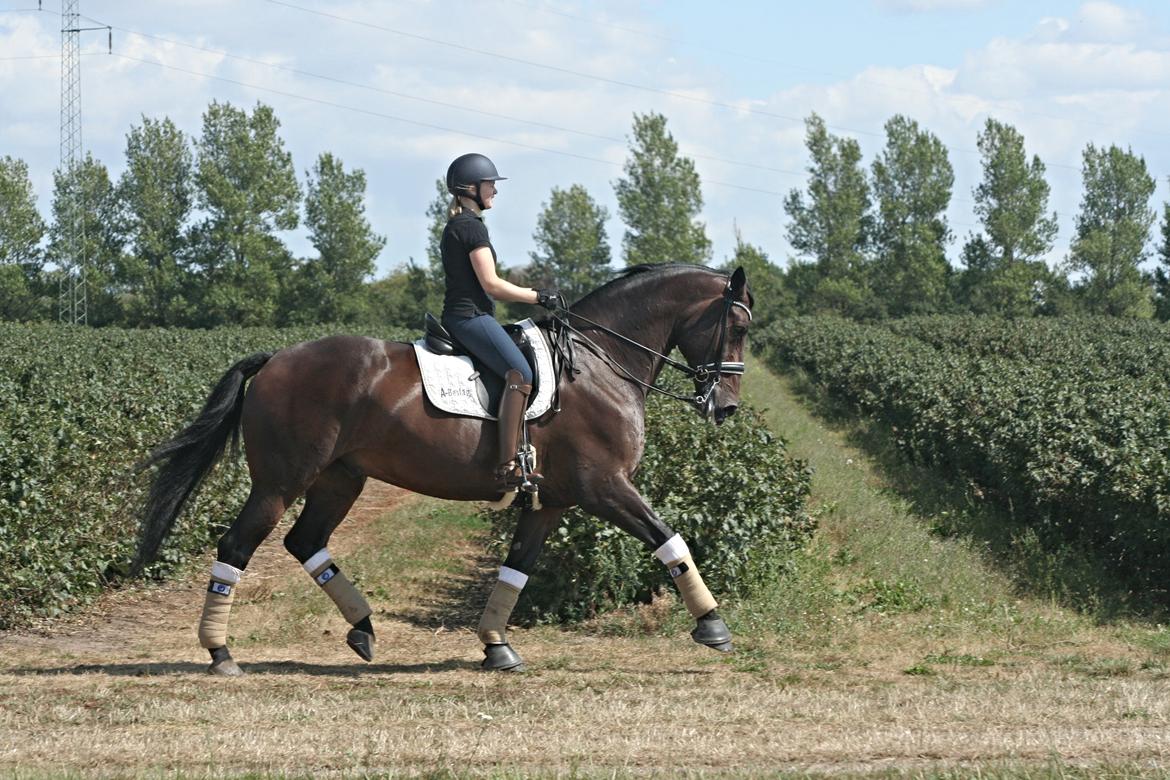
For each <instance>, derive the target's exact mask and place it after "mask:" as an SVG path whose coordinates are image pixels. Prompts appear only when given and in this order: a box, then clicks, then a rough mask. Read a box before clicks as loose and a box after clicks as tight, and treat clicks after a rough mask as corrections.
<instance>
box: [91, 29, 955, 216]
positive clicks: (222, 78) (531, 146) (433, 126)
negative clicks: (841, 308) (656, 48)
mask: <svg viewBox="0 0 1170 780" xmlns="http://www.w3.org/2000/svg"><path fill="white" fill-rule="evenodd" d="M113 56H115V57H120V58H121V59H124V60H130V61H132V62H140V63H143V64H145V65H154V66H156V67H160V68H164V69H166V70H172V71H176V72H179V73H186V74H188V75H192V76H200V77H202V78H208V79H213V80H215V81H222V82H225V83H228V84H234V85H236V86H240V87H245V88H248V89H255V90H259V91H262V92H270V93H272V94H275V95H280V96H282V97H289V98H293V99H294V100H303V101H306V102H309V103H316V104H318V105H323V106H329V107H330V108H339V109H342V110H345V111H352V112H354V113H358V114H365V115H367V116H375V117H379V118H381V119H389V120H392V121H395V122H403V123H405V124H410V125H415V126H418V127H425V128H427V129H430V130H441V131H443V132H447V133H454V134H456V135H463V136H467V137H469V138H477V139H479V140H484V141H492V142H494V143H500V144H506V145H509V146H516V147H519V148H522V149H531V150H533V151H538V152H544V153H546V154H557V155H561V156H565V157H573V158H576V159H579V160H586V161H589V162H595V163H602V164H603V165H609V166H616V167H620V166H621V163H617V162H614V161H612V160H605V159H602V158H600V157H591V156H589V155H584V154H577V153H575V152H566V151H563V150H560V149H549V148H547V147H542V146H536V145H534V144H526V143H523V142H521V141H511V140H508V139H506V138H495V137H492V136H486V135H480V134H478V133H469V132H467V131H466V130H458V129H455V128H451V127H445V126H443V125H437V124H433V123H430V122H422V121H420V120H416V119H408V118H406V117H401V116H396V115H393V114H387V113H383V112H381V111H374V110H372V109H368V108H360V107H357V106H350V105H346V104H344V103H337V102H334V101H331V100H323V99H321V98H315V97H310V96H308V95H301V94H297V93H294V92H288V91H285V90H280V89H273V88H272V87H264V86H260V85H258V84H249V83H247V82H244V81H239V80H238V79H231V78H227V77H225V76H216V75H213V74H210V73H202V72H199V71H194V70H189V69H187V68H181V67H178V66H177V65H168V64H167V63H164V62H158V61H155V60H145V59H142V58H140V57H131V56H129V55H126V54H119V53H116V52H115V53H114V55H113ZM703 183H704V184H711V185H715V186H718V187H727V188H730V189H735V190H742V191H744V192H754V193H758V194H761V195H773V196H776V197H784V196H785V195H786V194H787V193H783V192H777V191H775V190H766V189H762V188H759V187H748V186H745V185H742V184H732V183H731V182H725V181H717V180H714V179H703ZM955 200H958V199H955ZM948 224H950V225H954V226H956V227H968V228H976V227H977V226H975V225H971V224H969V223H963V222H948Z"/></svg>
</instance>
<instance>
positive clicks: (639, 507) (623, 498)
mask: <svg viewBox="0 0 1170 780" xmlns="http://www.w3.org/2000/svg"><path fill="white" fill-rule="evenodd" d="M581 506H582V508H583V509H585V511H587V512H589V513H590V514H594V515H597V516H598V517H602V518H604V519H606V520H609V521H610V522H612V523H613V524H614V525H616V526H618V527H619V528H621V529H622V530H624V531H627V532H628V533H630V534H631V535H633V536H634V537H635V538H637V539H638V540H640V541H641V542H642V543H643V544H645V545H646V547H647V548H648V549H649V550H651V551H652V552H653V553H654V557H655V558H657V559H658V560H660V561H662V563H663V564H664V565H665V566H666V568H667V571H669V572H670V576H671V578H672V579H673V580H674V584H675V586H676V587H677V588H678V590H679V593H680V594H681V595H682V598H683V603H684V604H686V606H687V611H688V612H690V613H691V617H693V618H694V619H695V622H696V626H695V629H694V630H693V631H691V638H692V639H694V640H695V641H696V642H698V643H699V644H701V645H706V646H707V647H710V648H713V649H715V650H719V651H721V652H730V651H731V631H730V630H729V629H728V628H727V623H725V622H724V621H723V618H721V617H720V616H719V613H718V612H716V611H715V608H716V607H718V606H719V604H718V603H717V602H716V601H715V597H714V596H712V595H711V591H710V590H708V589H707V585H706V584H705V583H704V582H703V578H702V577H701V576H700V575H699V569H698V567H696V566H695V561H694V559H693V558H692V557H691V552H690V550H689V549H688V548H687V543H686V542H685V541H684V540H683V538H682V536H680V535H679V534H677V533H675V532H674V531H673V530H672V529H671V528H670V526H668V525H667V524H666V523H664V522H662V520H661V518H659V517H658V515H656V514H655V513H654V510H653V509H651V508H650V505H649V504H648V503H646V500H645V499H644V498H642V495H641V494H640V493H639V492H638V490H637V488H635V487H634V486H633V485H632V484H631V483H630V482H629V480H626V479H624V478H619V479H616V480H614V481H613V482H612V483H610V484H607V485H606V486H605V489H604V490H602V491H598V492H597V497H596V498H594V499H593V500H589V501H586V502H582V504H581Z"/></svg>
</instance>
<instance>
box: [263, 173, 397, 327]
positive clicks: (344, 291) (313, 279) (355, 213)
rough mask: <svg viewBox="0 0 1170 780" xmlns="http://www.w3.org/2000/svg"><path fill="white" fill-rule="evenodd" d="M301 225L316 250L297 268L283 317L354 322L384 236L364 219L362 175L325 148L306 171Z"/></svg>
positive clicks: (364, 178) (364, 193)
mask: <svg viewBox="0 0 1170 780" xmlns="http://www.w3.org/2000/svg"><path fill="white" fill-rule="evenodd" d="M307 176H308V184H307V187H306V192H305V225H306V226H307V227H308V228H309V240H310V241H311V242H312V244H313V246H314V247H316V249H317V257H316V258H315V259H311V260H306V261H305V262H304V263H303V264H302V265H301V267H300V268H298V269H297V273H296V279H295V281H294V287H295V293H294V294H293V295H291V296H289V301H290V303H291V305H290V307H289V310H288V311H286V313H285V317H284V320H285V321H287V322H354V321H356V320H357V319H358V318H359V317H360V316H361V313H362V309H363V308H364V305H365V297H364V295H363V283H364V282H365V280H366V278H367V277H369V276H370V275H371V274H373V272H374V261H375V260H376V259H377V257H378V254H379V253H381V251H382V248H383V247H384V246H386V238H385V237H384V236H380V235H378V234H377V233H375V232H374V230H373V228H372V227H370V223H369V220H367V219H366V207H365V196H366V174H365V173H364V172H363V171H361V170H360V169H357V170H353V171H349V172H348V173H347V172H346V170H345V167H344V166H343V165H342V163H341V160H339V159H337V158H336V157H334V156H333V155H332V154H330V153H328V152H325V153H323V154H321V156H319V157H318V158H317V163H316V165H315V166H314V167H313V170H311V171H309V172H308V173H307Z"/></svg>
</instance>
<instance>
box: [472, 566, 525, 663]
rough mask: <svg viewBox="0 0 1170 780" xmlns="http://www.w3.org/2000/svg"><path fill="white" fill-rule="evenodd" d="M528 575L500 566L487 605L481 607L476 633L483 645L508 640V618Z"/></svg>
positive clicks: (501, 642)
mask: <svg viewBox="0 0 1170 780" xmlns="http://www.w3.org/2000/svg"><path fill="white" fill-rule="evenodd" d="M527 581H528V576H527V575H526V574H524V573H522V572H519V571H516V570H515V569H510V568H508V567H507V566H501V567H500V579H498V580H496V584H495V587H493V588H492V595H490V596H488V601H487V606H486V607H484V608H483V616H482V617H480V619H479V630H478V631H476V634H477V635H478V636H479V640H480V641H481V642H483V643H484V644H485V645H499V644H504V643H505V642H507V641H508V618H509V617H511V616H512V610H513V609H515V608H516V602H517V601H518V600H519V599H520V591H522V590H523V589H524V584H525V583H526V582H527Z"/></svg>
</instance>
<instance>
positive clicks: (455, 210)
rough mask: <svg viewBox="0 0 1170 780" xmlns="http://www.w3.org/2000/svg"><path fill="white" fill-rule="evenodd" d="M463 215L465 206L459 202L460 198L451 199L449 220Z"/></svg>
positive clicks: (448, 209) (448, 212)
mask: <svg viewBox="0 0 1170 780" xmlns="http://www.w3.org/2000/svg"><path fill="white" fill-rule="evenodd" d="M462 213H463V204H462V203H460V202H459V196H458V195H456V196H455V197H453V198H451V205H450V206H448V207H447V219H451V218H452V217H455V216H458V215H460V214H462Z"/></svg>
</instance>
